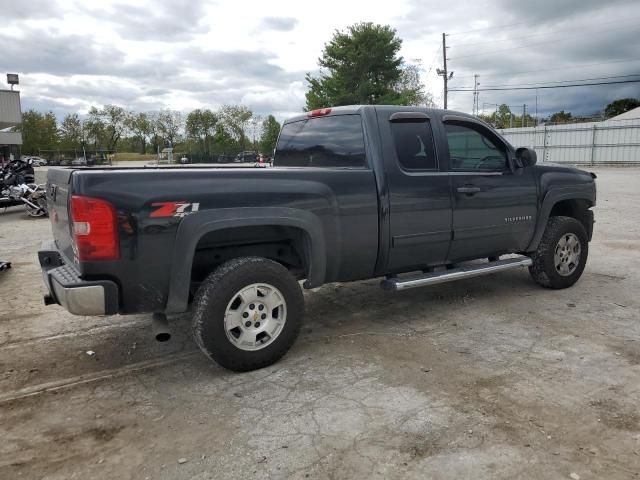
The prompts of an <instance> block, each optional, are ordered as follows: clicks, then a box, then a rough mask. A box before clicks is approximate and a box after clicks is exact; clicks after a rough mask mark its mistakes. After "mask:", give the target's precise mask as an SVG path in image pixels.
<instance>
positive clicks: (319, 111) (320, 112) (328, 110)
mask: <svg viewBox="0 0 640 480" xmlns="http://www.w3.org/2000/svg"><path fill="white" fill-rule="evenodd" d="M330 113H331V108H318V109H316V110H311V111H310V112H309V113H308V114H307V116H308V117H311V118H313V117H322V116H323V115H329V114H330Z"/></svg>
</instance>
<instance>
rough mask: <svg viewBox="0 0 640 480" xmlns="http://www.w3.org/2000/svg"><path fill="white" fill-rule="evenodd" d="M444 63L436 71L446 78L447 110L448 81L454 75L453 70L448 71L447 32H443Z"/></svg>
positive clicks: (445, 102) (445, 101) (445, 96)
mask: <svg viewBox="0 0 640 480" xmlns="http://www.w3.org/2000/svg"><path fill="white" fill-rule="evenodd" d="M442 63H443V68H438V69H436V72H437V73H438V75H440V76H441V77H442V78H443V80H444V109H445V110H446V109H447V95H448V93H449V90H448V88H447V83H448V82H449V80H451V77H453V72H448V71H447V34H446V33H443V34H442Z"/></svg>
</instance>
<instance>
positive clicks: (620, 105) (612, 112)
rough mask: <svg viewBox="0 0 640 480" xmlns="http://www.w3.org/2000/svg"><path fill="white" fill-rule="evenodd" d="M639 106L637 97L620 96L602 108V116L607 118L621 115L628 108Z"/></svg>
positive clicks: (639, 101) (639, 100) (639, 102)
mask: <svg viewBox="0 0 640 480" xmlns="http://www.w3.org/2000/svg"><path fill="white" fill-rule="evenodd" d="M637 107H640V99H637V98H621V99H619V100H615V101H613V102H611V103H610V104H609V105H607V107H606V108H605V109H604V116H605V117H607V118H611V117H615V116H616V115H621V114H623V113H625V112H628V111H629V110H633V109H634V108H637Z"/></svg>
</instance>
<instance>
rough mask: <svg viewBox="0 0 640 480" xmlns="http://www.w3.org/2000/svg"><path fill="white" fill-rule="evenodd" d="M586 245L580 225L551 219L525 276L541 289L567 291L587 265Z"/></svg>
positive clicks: (569, 219)
mask: <svg viewBox="0 0 640 480" xmlns="http://www.w3.org/2000/svg"><path fill="white" fill-rule="evenodd" d="M588 253H589V242H588V240H587V233H586V231H585V229H584V226H583V225H582V223H580V222H579V221H578V220H576V219H575V218H571V217H551V218H550V219H549V222H548V223H547V227H546V228H545V231H544V234H543V236H542V240H541V241H540V244H539V245H538V249H537V250H536V252H535V253H534V254H533V255H532V257H531V259H532V260H533V265H531V266H530V267H529V273H531V276H532V277H533V279H534V280H535V281H536V282H538V283H539V284H540V285H542V286H543V287H547V288H555V289H559V288H567V287H570V286H572V285H573V284H574V283H576V282H577V281H578V279H579V278H580V276H581V275H582V272H583V271H584V267H585V265H586V263H587V255H588Z"/></svg>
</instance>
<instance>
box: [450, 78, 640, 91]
mask: <svg viewBox="0 0 640 480" xmlns="http://www.w3.org/2000/svg"><path fill="white" fill-rule="evenodd" d="M621 83H640V80H618V81H615V82H595V83H576V84H570V85H546V86H542V87H508V88H479V89H478V91H479V92H487V91H496V90H537V89H540V90H542V89H547V88H569V87H589V86H592V85H618V84H621ZM449 92H473V89H458V88H450V89H449Z"/></svg>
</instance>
